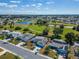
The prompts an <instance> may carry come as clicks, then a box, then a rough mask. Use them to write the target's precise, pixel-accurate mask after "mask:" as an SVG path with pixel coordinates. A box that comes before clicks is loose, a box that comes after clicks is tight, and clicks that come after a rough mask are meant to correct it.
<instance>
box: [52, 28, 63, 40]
mask: <svg viewBox="0 0 79 59" xmlns="http://www.w3.org/2000/svg"><path fill="white" fill-rule="evenodd" d="M53 33H54V35H52V37H51V39H54V38H57V39H60V38H61V36H60V34H62V33H63V29H60V28H54V30H53Z"/></svg>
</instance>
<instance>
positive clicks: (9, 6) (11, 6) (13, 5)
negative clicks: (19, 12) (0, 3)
mask: <svg viewBox="0 0 79 59" xmlns="http://www.w3.org/2000/svg"><path fill="white" fill-rule="evenodd" d="M6 7H8V8H15V7H17V5H15V4H11V5H6Z"/></svg>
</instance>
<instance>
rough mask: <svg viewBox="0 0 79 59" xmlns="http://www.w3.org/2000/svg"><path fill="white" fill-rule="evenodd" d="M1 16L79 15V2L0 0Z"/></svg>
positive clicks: (78, 0) (60, 0)
mask: <svg viewBox="0 0 79 59" xmlns="http://www.w3.org/2000/svg"><path fill="white" fill-rule="evenodd" d="M0 14H38V15H39V14H40V15H41V14H44V15H46V14H79V0H0Z"/></svg>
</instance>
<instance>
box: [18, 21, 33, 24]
mask: <svg viewBox="0 0 79 59" xmlns="http://www.w3.org/2000/svg"><path fill="white" fill-rule="evenodd" d="M31 23H32V22H31V21H28V22H17V24H31Z"/></svg>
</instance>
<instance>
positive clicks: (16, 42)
mask: <svg viewBox="0 0 79 59" xmlns="http://www.w3.org/2000/svg"><path fill="white" fill-rule="evenodd" d="M9 42H10V43H12V44H15V45H17V44H18V43H20V41H19V40H17V39H12V40H10V41H9Z"/></svg>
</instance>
